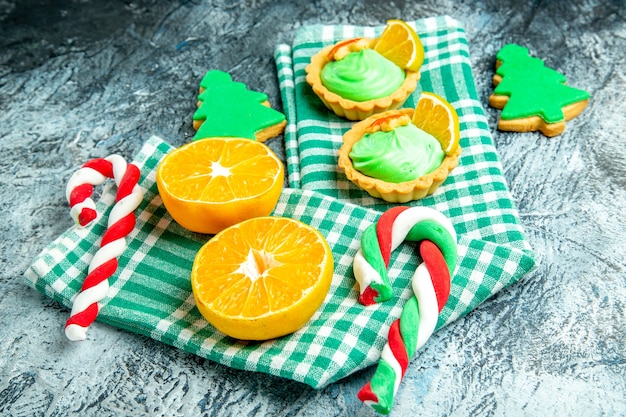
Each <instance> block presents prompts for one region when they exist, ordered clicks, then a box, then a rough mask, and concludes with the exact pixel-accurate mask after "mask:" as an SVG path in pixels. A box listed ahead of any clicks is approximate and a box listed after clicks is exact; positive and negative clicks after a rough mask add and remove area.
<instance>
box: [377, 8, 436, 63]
mask: <svg viewBox="0 0 626 417" xmlns="http://www.w3.org/2000/svg"><path fill="white" fill-rule="evenodd" d="M374 50H375V51H376V52H378V53H379V54H381V55H382V56H384V57H385V58H387V59H388V60H390V61H392V62H393V63H395V64H396V65H397V66H399V67H400V68H404V69H408V70H411V71H419V70H420V67H421V66H422V63H423V62H424V46H423V45H422V41H421V40H420V38H419V36H418V35H417V33H416V32H415V30H414V29H413V28H412V27H411V26H409V25H408V24H407V23H406V22H405V21H403V20H399V19H392V20H389V21H387V26H385V29H384V30H383V33H382V35H380V38H378V41H377V42H376V46H375V47H374Z"/></svg>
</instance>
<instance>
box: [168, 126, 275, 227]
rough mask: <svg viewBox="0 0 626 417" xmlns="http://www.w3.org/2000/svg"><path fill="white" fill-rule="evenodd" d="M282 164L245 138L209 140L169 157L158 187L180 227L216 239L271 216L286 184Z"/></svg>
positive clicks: (181, 148) (174, 151) (176, 150)
mask: <svg viewBox="0 0 626 417" xmlns="http://www.w3.org/2000/svg"><path fill="white" fill-rule="evenodd" d="M284 175H285V174H284V168H283V164H282V162H281V161H280V159H279V158H278V157H277V156H276V154H274V152H272V150H271V149H270V148H269V147H267V146H266V145H264V144H262V143H259V142H256V141H252V140H250V139H245V138H207V139H202V140H197V141H194V142H191V143H188V144H187V145H184V146H181V147H180V148H178V149H175V150H173V151H172V152H170V153H168V154H167V155H166V156H165V157H164V158H163V160H162V161H161V162H160V163H159V166H158V168H157V173H156V182H157V186H158V188H159V194H160V195H161V198H162V199H163V204H164V205H165V208H166V209H167V211H168V212H169V213H170V215H171V216H172V218H173V219H174V220H176V222H178V223H179V224H180V225H181V226H183V227H184V228H186V229H189V230H191V231H194V232H198V233H209V234H215V233H218V232H219V231H221V230H223V229H225V228H226V227H228V226H232V225H233V224H236V223H239V222H240V221H243V220H246V219H249V218H251V217H260V216H268V215H269V214H270V213H271V212H272V210H274V207H276V203H277V202H278V198H279V197H280V193H281V191H282V187H283V181H284Z"/></svg>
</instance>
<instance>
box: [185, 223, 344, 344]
mask: <svg viewBox="0 0 626 417" xmlns="http://www.w3.org/2000/svg"><path fill="white" fill-rule="evenodd" d="M333 270H334V262H333V256H332V252H331V250H330V247H329V246H328V243H327V242H326V240H325V239H324V237H323V236H322V234H321V233H320V232H319V231H317V230H316V229H314V228H313V227H311V226H309V225H307V224H305V223H302V222H300V221H298V220H294V219H289V218H283V217H260V218H255V219H250V220H246V221H244V222H241V223H239V224H237V225H235V226H232V227H229V228H227V229H225V230H223V231H222V232H220V233H218V234H217V235H215V236H214V237H213V238H212V239H211V240H209V241H208V242H207V243H206V244H205V245H204V246H203V247H202V248H201V249H200V251H199V252H198V254H197V255H196V258H195V261H194V264H193V268H192V271H191V288H192V290H193V295H194V298H195V300H196V305H197V307H198V310H199V311H200V313H201V314H202V315H203V316H204V318H205V319H206V320H207V321H208V322H209V323H211V324H212V325H213V326H214V327H215V328H216V329H218V330H219V331H221V332H222V333H224V334H226V335H228V336H231V337H234V338H237V339H242V340H269V339H274V338H276V337H280V336H284V335H286V334H289V333H293V332H295V331H296V330H298V329H300V328H301V327H302V326H304V325H305V324H306V322H307V321H308V320H309V319H310V318H311V317H312V316H313V314H314V313H315V311H316V310H317V309H318V308H319V306H320V305H321V304H322V302H323V301H324V298H325V297H326V294H327V293H328V289H329V288H330V283H331V281H332V276H333Z"/></svg>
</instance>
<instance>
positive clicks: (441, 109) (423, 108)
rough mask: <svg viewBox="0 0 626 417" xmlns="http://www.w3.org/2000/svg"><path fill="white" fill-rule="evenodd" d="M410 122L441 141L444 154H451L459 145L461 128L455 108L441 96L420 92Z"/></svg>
mask: <svg viewBox="0 0 626 417" xmlns="http://www.w3.org/2000/svg"><path fill="white" fill-rule="evenodd" d="M412 122H413V124H414V125H415V126H417V127H419V128H420V129H422V130H423V131H424V132H427V133H430V134H431V135H433V136H434V137H435V139H437V140H438V141H439V143H441V148H442V149H443V151H444V152H445V153H446V155H452V154H454V152H455V151H456V149H457V148H458V147H459V139H460V137H461V129H460V126H459V116H458V115H457V113H456V110H455V109H454V107H452V105H451V104H450V103H448V102H447V101H446V100H445V99H444V98H443V97H440V96H438V95H437V94H435V93H430V92H426V91H424V92H422V94H421V95H420V99H419V101H418V102H417V105H416V106H415V112H414V113H413V119H412Z"/></svg>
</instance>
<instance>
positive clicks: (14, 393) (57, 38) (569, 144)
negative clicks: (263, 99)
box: [0, 0, 626, 417]
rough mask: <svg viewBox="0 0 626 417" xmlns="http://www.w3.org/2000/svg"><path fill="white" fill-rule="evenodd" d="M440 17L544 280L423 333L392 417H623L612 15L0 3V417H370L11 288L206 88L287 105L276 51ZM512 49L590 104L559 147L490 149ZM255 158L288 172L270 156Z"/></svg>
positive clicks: (625, 304)
mask: <svg viewBox="0 0 626 417" xmlns="http://www.w3.org/2000/svg"><path fill="white" fill-rule="evenodd" d="M442 14H448V15H450V16H452V17H454V18H456V19H458V20H460V21H461V22H462V23H463V24H464V26H465V29H466V32H467V37H468V40H469V43H470V45H469V46H470V53H471V60H472V64H473V68H474V75H475V78H476V84H477V88H478V93H479V97H480V99H481V101H482V103H483V104H484V106H485V111H486V113H487V116H488V119H489V123H490V126H491V128H492V132H493V137H494V141H495V144H496V147H497V150H498V152H499V155H500V157H501V162H502V165H503V167H504V173H505V175H506V179H507V181H508V183H509V185H510V189H511V192H512V195H513V198H514V200H515V202H516V204H517V206H518V208H519V211H520V216H521V220H522V223H523V226H524V228H525V230H526V232H527V236H528V239H529V240H530V242H531V244H532V246H533V248H534V250H535V252H536V256H537V261H538V267H537V269H536V270H535V271H533V272H532V273H530V274H529V275H527V276H526V277H525V279H524V280H523V281H521V282H519V283H518V284H516V285H513V286H512V287H510V288H508V289H506V290H504V291H502V292H501V293H499V294H498V295H497V296H496V297H494V298H492V299H491V300H489V301H488V302H486V303H484V304H483V305H481V306H480V307H479V308H478V309H476V310H475V311H473V312H472V313H471V314H469V315H468V316H467V317H464V318H462V319H460V320H458V321H456V322H454V323H453V324H451V325H450V326H448V327H446V328H444V329H443V330H441V331H439V332H438V333H436V334H435V335H434V336H433V337H432V339H431V340H430V341H429V342H428V344H427V345H426V346H425V347H424V348H423V349H422V350H421V351H420V352H419V354H418V355H417V357H416V358H415V359H414V360H413V362H412V363H411V365H410V367H409V370H408V374H407V376H406V378H405V381H404V383H403V384H402V386H401V388H400V392H399V393H398V396H397V402H396V405H395V407H394V410H393V415H395V416H409V415H411V416H413V415H420V416H517V415H519V416H557V415H558V416H601V415H602V416H604V415H607V416H614V415H626V398H625V395H626V394H625V392H626V376H625V375H626V351H625V348H624V346H625V345H626V330H625V329H626V319H625V316H626V290H625V287H626V273H625V270H626V260H625V259H626V245H625V244H624V238H626V233H625V229H624V213H625V212H626V191H625V187H626V150H625V145H626V104H625V103H626V52H625V51H626V24H625V22H626V18H625V16H626V7H625V4H624V2H623V1H605V2H600V1H598V2H595V1H573V0H572V1H554V2H549V1H534V2H522V1H513V0H508V1H494V0H484V1H477V2H470V1H464V2H456V1H427V2H420V3H418V2H407V1H404V0H397V1H391V2H377V1H365V2H350V1H338V0H316V1H314V2H304V1H301V2H291V1H285V0H277V1H264V0H258V1H257V0H252V1H248V2H245V1H209V2H203V1H198V2H183V1H181V2H175V1H169V2H165V1H161V2H157V1H147V0H146V1H133V2H130V1H125V2H122V1H109V2H98V1H94V0H84V1H77V0H75V1H71V2H63V1H51V0H48V1H34V0H25V1H19V2H18V1H17V0H2V1H0V146H1V149H2V152H3V157H2V158H1V160H0V184H2V185H1V187H0V196H1V197H0V201H1V203H0V204H1V210H0V230H1V235H2V239H0V260H1V262H2V265H3V268H2V271H1V272H0V352H1V353H0V415H10V416H35V415H37V416H39V415H41V416H44V415H45V416H62V415H83V416H121V415H137V416H138V415H154V416H159V415H163V416H192V415H193V416H196V415H202V416H266V415H267V416H310V417H312V416H323V417H327V416H344V415H351V416H370V415H374V414H375V413H373V412H372V411H371V410H370V409H369V408H368V407H365V406H363V405H362V404H361V403H360V402H359V401H358V400H357V399H356V393H357V391H358V390H359V388H360V387H361V386H362V385H363V384H364V383H365V382H366V381H367V380H368V378H369V377H370V376H371V372H372V369H368V370H365V371H361V372H359V373H357V374H355V375H353V376H351V377H348V378H346V379H344V380H341V381H340V382H338V383H335V384H333V385H331V386H329V387H327V388H325V389H321V390H313V389H311V388H309V387H307V386H305V385H302V384H300V383H296V382H292V381H289V380H284V379H281V378H277V377H271V376H267V375H264V374H255V373H248V372H244V371H238V370H233V369H230V368H227V367H225V366H222V365H218V364H215V363H212V362H210V361H206V360H203V359H200V358H198V357H196V356H194V355H192V354H188V353H185V352H183V351H181V350H178V349H176V348H173V347H169V346H165V345H163V344H161V343H159V342H155V341H153V340H151V339H148V338H145V337H141V336H137V335H134V334H130V333H127V332H123V331H120V330H116V329H114V328H111V327H108V326H106V325H101V324H96V325H94V326H93V327H92V329H91V330H90V332H89V340H88V341H86V342H83V343H79V344H76V343H70V342H68V341H67V340H66V339H65V336H64V335H63V332H62V328H63V324H64V322H65V320H66V318H67V315H68V311H67V309H65V308H63V307H61V306H60V305H59V304H57V303H56V302H54V301H51V300H50V299H48V298H46V297H44V296H43V295H41V294H39V293H38V292H36V291H35V290H33V289H30V288H29V287H27V286H26V285H25V284H24V279H23V272H24V271H25V270H26V269H27V267H28V265H29V264H30V262H31V260H32V259H33V257H34V256H35V255H36V254H37V253H39V251H41V250H42V249H43V247H44V246H45V245H46V244H47V243H49V242H50V241H52V240H53V239H54V238H56V237H57V236H58V235H59V234H60V233H62V232H63V231H64V230H65V229H66V228H68V227H70V226H71V224H72V221H71V219H70V217H69V215H68V208H67V203H66V202H65V200H64V189H65V182H66V181H67V179H68V178H69V176H70V175H71V173H72V172H73V171H74V170H75V169H76V168H77V167H78V166H79V165H80V164H81V163H83V162H85V161H87V160H88V159H90V158H92V157H97V156H106V155H109V154H111V153H119V154H121V155H123V156H125V157H127V158H132V156H133V155H135V154H136V153H137V151H139V149H140V147H141V146H142V144H143V143H144V141H145V140H146V139H147V138H148V137H149V136H150V135H153V134H156V135H159V136H161V137H163V138H164V139H166V140H168V141H169V142H170V143H172V144H173V145H177V146H178V145H181V144H183V143H186V142H187V141H189V139H190V136H191V135H192V132H193V129H192V127H191V115H192V113H193V111H194V102H193V100H190V99H189V97H192V96H193V94H194V93H193V92H194V91H195V89H196V88H197V84H198V80H199V79H200V78H201V76H202V75H203V73H204V72H205V71H206V70H207V69H209V68H217V69H221V70H224V71H228V72H230V73H231V74H232V75H233V77H234V78H235V79H236V80H237V81H242V82H245V83H246V84H248V86H249V87H250V88H252V89H254V90H258V91H265V92H267V93H268V94H269V96H270V100H271V101H272V102H273V103H276V104H277V106H278V105H280V95H279V91H278V84H277V80H276V71H275V67H274V62H273V52H274V48H275V46H276V45H277V44H278V43H289V42H290V41H291V40H292V39H293V35H294V33H295V31H296V30H297V29H298V28H299V27H301V26H302V25H306V24H312V23H353V24H359V25H379V24H383V23H384V22H385V21H386V20H387V19H388V18H393V17H401V18H404V19H405V20H410V19H417V18H421V17H427V16H435V15H442ZM508 42H516V43H519V44H522V45H524V46H526V47H528V48H529V49H530V50H531V52H532V54H533V55H535V56H537V57H541V58H544V59H545V61H546V64H547V65H548V66H549V67H551V68H554V69H556V70H558V71H559V72H561V73H563V74H565V75H566V76H567V77H568V81H569V83H570V84H572V85H574V86H577V87H580V88H583V89H586V90H587V91H589V92H590V93H591V96H592V98H591V101H590V104H589V106H588V108H587V109H586V110H585V111H584V112H583V114H582V115H581V116H579V117H578V118H576V119H574V120H573V121H571V122H569V123H568V125H567V129H566V131H565V133H564V134H562V135H561V136H558V137H556V138H553V139H548V138H546V137H544V136H542V135H540V134H536V133H527V134H516V133H504V132H499V131H497V130H496V128H495V126H496V121H497V116H498V111H497V110H495V109H492V108H489V107H488V105H487V98H488V96H489V94H490V93H491V92H492V88H493V87H492V85H491V77H492V75H493V66H494V59H495V58H494V57H495V53H496V52H497V51H498V49H499V48H500V47H501V46H502V45H503V44H505V43H508ZM269 145H270V146H271V147H272V148H273V149H274V150H276V151H277V152H278V153H279V154H281V155H283V154H284V149H283V146H282V137H279V138H275V139H272V140H271V141H270V142H269Z"/></svg>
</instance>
